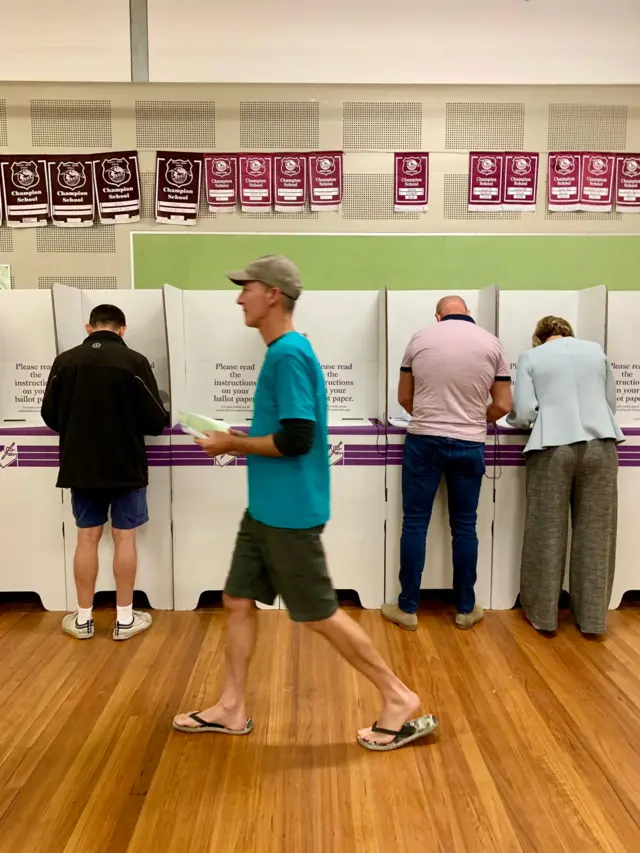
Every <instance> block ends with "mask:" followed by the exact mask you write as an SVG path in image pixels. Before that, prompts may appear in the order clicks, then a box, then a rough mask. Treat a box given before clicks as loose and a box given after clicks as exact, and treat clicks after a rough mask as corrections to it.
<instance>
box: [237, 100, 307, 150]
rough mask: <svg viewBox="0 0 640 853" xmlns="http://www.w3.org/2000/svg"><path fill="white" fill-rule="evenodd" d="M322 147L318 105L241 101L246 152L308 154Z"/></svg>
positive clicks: (295, 102)
mask: <svg viewBox="0 0 640 853" xmlns="http://www.w3.org/2000/svg"><path fill="white" fill-rule="evenodd" d="M319 146H320V107H319V104H318V102H317V101H240V147H241V148H242V149H244V150H261V149H271V150H274V149H275V150H278V149H280V150H285V149H286V150H292V151H296V150H300V149H301V150H307V149H312V150H313V149H317V148H319Z"/></svg>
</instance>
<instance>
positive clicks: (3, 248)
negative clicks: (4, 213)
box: [0, 226, 13, 252]
mask: <svg viewBox="0 0 640 853" xmlns="http://www.w3.org/2000/svg"><path fill="white" fill-rule="evenodd" d="M0 252H13V232H12V230H11V228H7V227H6V226H5V227H4V228H0Z"/></svg>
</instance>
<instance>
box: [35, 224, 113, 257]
mask: <svg viewBox="0 0 640 853" xmlns="http://www.w3.org/2000/svg"><path fill="white" fill-rule="evenodd" d="M36 251H38V252H54V253H58V252H62V253H66V252H90V253H92V254H93V253H95V252H99V253H102V254H112V253H115V251H116V234H115V227H114V226H113V225H93V226H92V227H91V228H54V227H50V228H38V229H36Z"/></svg>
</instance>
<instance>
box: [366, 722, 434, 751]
mask: <svg viewBox="0 0 640 853" xmlns="http://www.w3.org/2000/svg"><path fill="white" fill-rule="evenodd" d="M438 725H439V722H438V718H437V717H434V716H433V714H425V715H424V717H417V718H416V719H415V720H409V722H408V723H405V724H404V726H402V728H401V729H398V731H393V729H382V728H380V726H378V724H377V722H376V723H374V724H373V725H372V726H371V731H372V732H376V733H377V734H381V735H394V738H393V740H391V741H389V743H371V741H368V740H365V739H364V738H361V737H358V738H357V740H358V743H359V744H360V746H363V747H364V748H365V749H370V750H372V751H373V752H389V751H390V750H392V749H400V747H401V746H406V745H407V744H408V743H411V741H414V740H418V738H421V737H426V736H427V735H430V734H432V733H433V732H435V730H436V729H437V728H438Z"/></svg>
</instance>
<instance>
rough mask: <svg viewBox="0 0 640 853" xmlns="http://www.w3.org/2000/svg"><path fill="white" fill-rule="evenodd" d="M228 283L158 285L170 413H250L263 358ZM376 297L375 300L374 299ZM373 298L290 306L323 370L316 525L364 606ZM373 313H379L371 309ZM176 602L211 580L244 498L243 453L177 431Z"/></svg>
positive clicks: (373, 526)
mask: <svg viewBox="0 0 640 853" xmlns="http://www.w3.org/2000/svg"><path fill="white" fill-rule="evenodd" d="M236 299H237V292H236V291H184V292H183V291H178V290H177V289H176V288H173V287H170V286H169V285H167V286H165V306H166V313H167V332H168V340H169V349H170V364H171V382H172V387H173V388H174V403H175V402H176V401H178V400H179V405H177V406H176V405H174V422H175V419H176V416H177V414H178V411H179V409H187V410H190V411H195V412H199V413H201V414H204V415H208V416H211V417H217V418H222V419H224V420H226V421H227V422H230V423H231V424H232V425H233V426H236V427H238V426H248V425H249V423H250V418H251V412H252V404H253V395H254V389H255V383H256V380H257V377H258V373H259V370H260V366H261V364H262V360H263V358H264V351H265V348H264V344H263V342H262V340H261V338H260V336H259V334H258V332H257V331H255V330H253V329H247V328H246V327H245V326H244V321H243V315H242V311H241V309H240V308H239V307H238V306H237V305H236ZM381 306H382V307H381ZM383 306H384V302H383V298H382V296H381V295H380V294H378V293H377V292H374V291H358V292H344V291H341V292H338V291H335V292H318V291H316V292H314V291H312V292H309V293H305V294H304V296H303V297H302V298H301V300H300V303H299V305H298V306H297V307H296V313H295V323H296V327H297V328H298V329H299V331H300V332H301V333H303V334H306V335H308V337H309V339H310V340H311V342H312V343H313V346H314V348H315V350H316V353H317V354H318V358H319V360H320V362H321V363H322V364H323V366H324V368H325V377H326V379H327V385H328V397H329V423H330V431H331V433H332V434H331V448H329V449H328V452H329V453H330V454H331V461H332V471H333V478H332V498H333V500H332V509H333V518H332V520H331V522H330V524H329V525H328V527H327V532H326V534H325V547H326V549H327V554H328V559H329V565H330V569H331V572H332V575H333V580H334V583H335V585H336V587H337V588H339V589H355V590H356V591H357V592H358V593H359V595H360V599H361V602H362V604H363V605H364V606H365V607H378V606H380V604H381V603H382V599H383V595H384V437H383V436H382V435H381V434H382V433H383V429H381V428H380V427H376V426H375V425H374V423H373V420H374V419H376V418H377V417H378V416H379V414H380V412H381V405H382V404H381V401H380V399H379V397H380V387H381V381H380V370H381V359H380V358H379V348H380V325H381V323H383V314H384V307H383ZM381 315H382V316H381ZM172 457H173V521H174V576H175V603H176V608H177V609H179V610H183V609H184V610H186V609H193V608H195V607H196V606H197V603H198V599H199V597H200V595H201V593H202V592H203V591H205V590H221V589H222V588H223V586H224V581H225V578H226V575H227V571H228V567H229V561H230V558H231V554H232V551H233V545H234V541H235V536H236V531H237V528H238V524H239V521H240V518H241V516H242V513H243V511H244V509H245V508H246V502H247V495H246V470H245V467H246V462H245V460H242V459H239V460H236V459H234V458H224V457H223V458H219V459H216V460H214V461H212V460H209V459H207V458H206V457H205V456H204V454H203V453H202V452H201V451H200V450H199V448H197V447H196V446H195V445H194V444H193V440H192V439H191V438H190V437H188V436H183V435H178V434H175V435H174V436H173V437H172Z"/></svg>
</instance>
